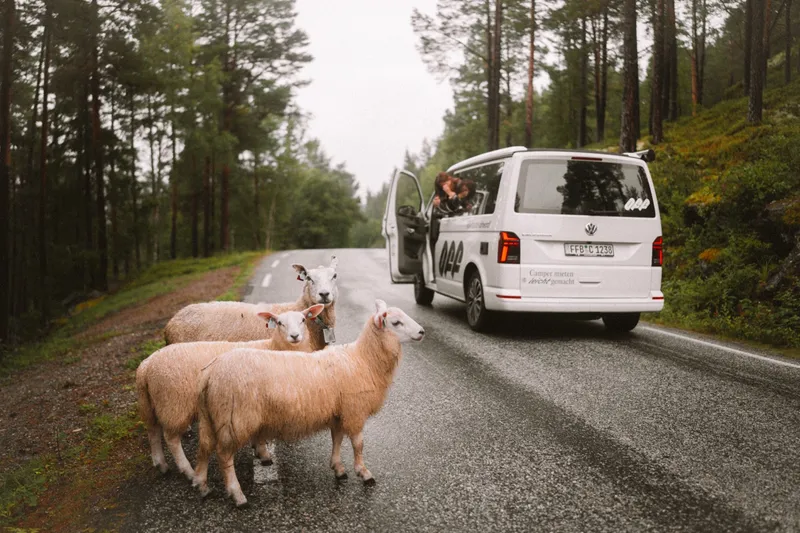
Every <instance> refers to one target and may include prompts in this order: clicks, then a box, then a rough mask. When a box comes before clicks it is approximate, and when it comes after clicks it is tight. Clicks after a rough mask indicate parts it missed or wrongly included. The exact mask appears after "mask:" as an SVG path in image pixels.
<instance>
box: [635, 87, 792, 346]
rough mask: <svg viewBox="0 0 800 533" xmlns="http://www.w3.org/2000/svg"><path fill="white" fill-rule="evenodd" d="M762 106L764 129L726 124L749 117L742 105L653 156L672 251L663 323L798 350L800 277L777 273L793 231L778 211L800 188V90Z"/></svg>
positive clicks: (679, 130)
mask: <svg viewBox="0 0 800 533" xmlns="http://www.w3.org/2000/svg"><path fill="white" fill-rule="evenodd" d="M765 100H766V101H767V102H768V105H767V110H766V113H765V120H764V124H763V125H761V126H749V125H746V124H744V123H743V122H737V123H734V124H731V123H730V121H729V120H727V117H729V116H737V115H740V114H741V115H743V113H744V109H745V107H746V105H747V103H746V100H745V99H743V98H741V99H738V100H734V101H728V102H724V103H722V104H720V105H718V106H715V107H714V108H711V109H707V110H704V111H702V112H701V113H700V114H698V116H697V117H696V118H694V119H693V120H682V121H679V122H678V123H677V124H674V125H669V126H668V127H667V129H666V138H667V142H666V143H664V144H662V145H660V146H658V147H655V148H656V152H657V160H656V162H655V163H654V164H652V165H651V172H652V173H653V176H654V180H655V182H656V190H657V191H658V197H659V204H660V206H661V211H662V222H663V230H664V238H665V249H666V266H665V269H664V282H663V289H664V293H665V296H666V297H665V308H664V311H663V312H662V313H660V315H659V316H658V318H657V320H659V321H661V322H664V323H667V324H674V325H678V326H682V327H689V328H691V329H697V330H701V331H708V332H714V333H721V334H724V335H728V336H731V337H737V338H742V339H747V340H752V341H757V342H763V343H767V344H771V345H774V346H786V347H794V348H796V347H800V327H799V326H800V305H799V304H798V303H797V302H798V298H800V288H798V287H799V285H798V273H797V272H796V271H792V270H791V269H789V270H788V273H787V274H786V275H783V274H780V272H781V271H782V268H783V267H784V265H785V263H786V261H787V260H788V259H787V258H788V257H789V254H790V253H791V251H792V249H793V247H794V246H796V244H795V243H796V235H797V227H796V226H795V225H793V224H792V223H791V220H792V219H791V217H789V216H784V215H782V211H781V209H777V208H776V206H784V205H790V204H788V203H787V202H786V199H787V198H790V197H793V195H796V191H797V190H798V187H800V175H798V173H797V170H796V169H797V168H800V153H798V150H796V146H797V144H798V142H800V116H798V114H796V113H795V112H794V110H795V109H796V107H797V105H798V103H800V82H794V83H792V84H791V85H788V86H785V87H781V88H778V89H773V90H770V91H768V92H767V93H766V95H765ZM788 212H789V211H787V213H788ZM787 221H788V222H787ZM787 268H789V267H787ZM781 276H783V277H781ZM771 283H772V285H773V286H772V287H771V288H770V284H771Z"/></svg>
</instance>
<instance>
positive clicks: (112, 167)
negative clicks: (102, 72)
mask: <svg viewBox="0 0 800 533" xmlns="http://www.w3.org/2000/svg"><path fill="white" fill-rule="evenodd" d="M115 92H116V88H115V87H112V88H111V97H110V100H111V139H113V142H114V143H115V144H116V142H117V134H116V131H115V122H116V119H117V109H116V102H115V98H114V97H115ZM108 170H109V174H108V205H109V207H110V208H111V273H112V275H113V276H114V281H118V280H119V233H118V226H117V204H118V202H119V186H118V185H117V168H116V154H115V151H114V149H113V148H112V149H110V150H109V151H108Z"/></svg>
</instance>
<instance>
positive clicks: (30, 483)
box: [0, 456, 53, 525]
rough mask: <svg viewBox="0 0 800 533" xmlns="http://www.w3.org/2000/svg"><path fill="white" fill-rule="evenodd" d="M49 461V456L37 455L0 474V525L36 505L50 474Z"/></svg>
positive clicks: (50, 466) (50, 465)
mask: <svg viewBox="0 0 800 533" xmlns="http://www.w3.org/2000/svg"><path fill="white" fill-rule="evenodd" d="M51 462H52V458H51V457H50V456H46V457H38V458H36V459H31V460H30V461H28V462H26V463H25V464H23V465H22V466H20V467H19V468H16V469H15V470H12V471H10V472H5V473H3V474H0V525H2V524H4V523H5V522H7V521H8V520H9V519H10V518H12V517H13V516H15V515H16V514H18V513H19V512H21V511H22V510H24V509H25V508H32V507H36V505H37V504H38V503H39V494H41V492H42V491H43V490H44V487H45V485H46V483H47V481H48V479H49V478H50V477H51V475H52V468H53V467H52V464H51Z"/></svg>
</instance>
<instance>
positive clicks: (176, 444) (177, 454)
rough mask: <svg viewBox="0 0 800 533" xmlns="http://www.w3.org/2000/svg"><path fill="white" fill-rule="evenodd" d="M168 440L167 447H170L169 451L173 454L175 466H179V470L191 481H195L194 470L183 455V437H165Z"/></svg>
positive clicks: (175, 435) (178, 435)
mask: <svg viewBox="0 0 800 533" xmlns="http://www.w3.org/2000/svg"><path fill="white" fill-rule="evenodd" d="M165 437H166V438H167V446H169V451H170V453H171V454H172V458H173V459H175V464H176V465H178V470H179V471H180V472H181V473H182V474H183V475H185V476H186V477H188V478H189V481H193V480H194V470H193V469H192V465H191V463H189V460H188V459H187V458H186V454H184V453H183V446H181V435H180V434H174V435H165Z"/></svg>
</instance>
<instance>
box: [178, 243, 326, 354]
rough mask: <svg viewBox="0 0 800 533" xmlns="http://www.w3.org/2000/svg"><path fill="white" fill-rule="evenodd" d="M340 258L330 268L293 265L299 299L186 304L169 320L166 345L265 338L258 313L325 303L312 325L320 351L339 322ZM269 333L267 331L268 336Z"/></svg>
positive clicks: (315, 346) (310, 329) (313, 335)
mask: <svg viewBox="0 0 800 533" xmlns="http://www.w3.org/2000/svg"><path fill="white" fill-rule="evenodd" d="M337 265H338V260H337V259H336V257H335V256H334V257H332V258H331V263H330V265H329V266H327V267H323V266H320V267H317V268H313V269H311V270H306V268H305V267H304V266H303V265H297V264H295V265H292V267H293V268H294V269H295V270H296V271H297V279H298V280H300V281H304V282H305V284H304V285H303V294H302V295H301V296H300V299H299V300H297V301H296V302H287V303H278V304H249V303H244V302H206V303H200V304H192V305H187V306H186V307H184V308H183V309H181V310H180V311H178V312H177V313H176V314H175V316H173V317H172V319H170V321H169V322H168V323H167V327H166V328H165V330H164V338H165V339H166V341H167V344H174V343H178V342H196V341H231V342H244V341H255V340H260V339H263V338H264V337H265V335H264V333H265V332H264V322H263V321H262V320H261V319H260V318H259V317H258V313H259V312H263V311H270V312H272V313H284V312H286V311H302V310H303V309H306V308H307V307H311V306H312V305H316V304H324V305H325V311H323V312H322V313H320V315H319V316H318V317H317V319H316V320H315V321H314V322H312V323H310V324H309V326H308V327H309V331H310V332H311V345H312V347H313V349H314V350H321V349H322V348H324V347H325V346H326V345H327V344H329V343H330V342H333V341H334V339H333V327H334V326H335V323H336V314H335V310H334V306H335V304H336V299H337V297H338V288H337V283H336V266H337ZM268 336H269V333H268V334H267V337H268Z"/></svg>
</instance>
